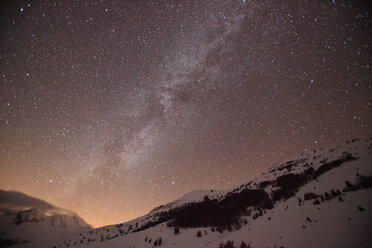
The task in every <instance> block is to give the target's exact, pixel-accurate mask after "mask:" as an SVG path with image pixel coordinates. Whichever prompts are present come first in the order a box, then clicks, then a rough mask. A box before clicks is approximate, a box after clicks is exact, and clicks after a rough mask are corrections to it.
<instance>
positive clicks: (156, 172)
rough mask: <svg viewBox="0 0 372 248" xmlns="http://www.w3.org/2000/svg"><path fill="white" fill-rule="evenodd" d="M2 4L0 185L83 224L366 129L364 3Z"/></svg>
mask: <svg viewBox="0 0 372 248" xmlns="http://www.w3.org/2000/svg"><path fill="white" fill-rule="evenodd" d="M0 7H1V9H0V42H1V46H0V79H1V86H0V188H1V189H5V190H17V191H21V192H24V193H26V194H29V195H31V196H34V197H38V198H41V199H44V200H46V201H48V202H50V203H52V204H55V205H57V206H60V207H63V208H67V209H71V210H73V211H75V212H76V213H78V214H79V215H80V216H81V217H82V218H84V219H85V220H86V221H87V222H88V223H90V224H92V225H94V226H102V225H108V224H114V223H121V222H124V221H128V220H130V219H133V218H136V217H138V216H140V215H143V214H146V213H147V212H149V211H150V210H151V209H152V208H154V207H156V206H158V205H160V204H164V203H167V202H169V201H172V200H175V199H177V198H178V197H180V196H182V195H183V194H185V193H187V192H189V191H191V190H195V189H211V188H215V189H224V188H229V187H234V186H236V185H239V184H241V183H245V182H248V181H249V180H251V179H253V178H254V177H256V176H258V175H259V174H260V173H262V172H264V171H265V170H267V169H268V168H269V167H271V166H272V165H274V164H278V163H280V162H283V161H285V160H286V159H290V158H291V157H293V156H297V155H298V154H300V153H301V152H302V151H304V149H315V148H320V147H325V148H327V147H332V146H335V145H338V144H340V143H342V142H344V141H345V140H347V139H350V138H353V137H357V136H363V135H367V134H369V133H370V131H371V125H372V111H371V102H372V89H371V87H372V83H371V68H370V66H371V62H372V61H371V60H372V59H371V58H372V56H371V55H372V54H371V38H372V36H371V34H372V33H371V30H372V26H371V20H370V13H371V12H370V11H371V10H370V6H369V5H368V1H340V0H333V1H332V0H327V1H276V0H272V1H270V0H268V1H259V0H257V1H254V0H252V1H249V0H246V1H244V0H224V1H221V0H205V1H204V0H198V1H197V0H188V1H181V0H180V1H168V0H157V1H155V0H136V1H134V0H133V1H130V0H121V1H119V0H113V1H106V0H101V1H87V0H81V1H46V0H45V1H1V4H0Z"/></svg>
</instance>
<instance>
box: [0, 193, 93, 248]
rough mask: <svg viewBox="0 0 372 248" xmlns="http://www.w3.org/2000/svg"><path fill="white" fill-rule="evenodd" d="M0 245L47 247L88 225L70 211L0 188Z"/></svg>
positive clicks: (88, 228)
mask: <svg viewBox="0 0 372 248" xmlns="http://www.w3.org/2000/svg"><path fill="white" fill-rule="evenodd" d="M0 223H1V225H0V247H6V246H12V247H17V246H20V247H49V246H50V245H51V244H52V243H54V242H55V241H56V240H59V239H60V238H63V237H66V235H72V234H73V233H74V232H79V231H83V230H90V229H91V228H90V226H89V225H88V224H87V223H86V222H85V221H84V220H83V219H81V218H80V217H79V216H78V215H77V214H75V213H74V212H72V211H69V210H66V209H62V208H58V207H55V206H53V205H51V204H49V203H47V202H45V201H43V200H40V199H37V198H34V197H31V196H28V195H25V194H23V193H21V192H16V191H4V190H0Z"/></svg>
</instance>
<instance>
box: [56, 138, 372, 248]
mask: <svg viewBox="0 0 372 248" xmlns="http://www.w3.org/2000/svg"><path fill="white" fill-rule="evenodd" d="M371 196H372V136H370V137H365V138H362V139H353V140H349V141H346V142H345V143H344V144H343V145H340V146H337V147H335V148H332V149H326V150H325V149H320V150H306V151H305V152H303V153H302V154H301V155H300V156H298V157H296V158H294V159H291V160H289V161H287V162H285V163H283V164H281V165H277V166H273V167H272V168H270V169H269V170H268V172H266V173H264V174H262V175H261V176H259V177H257V178H256V179H254V180H252V181H250V182H248V183H246V184H242V185H240V186H238V187H236V188H233V189H229V190H196V191H192V192H190V193H188V194H186V195H184V196H183V197H181V198H179V199H178V200H176V201H173V202H170V203H168V204H165V205H162V206H159V207H157V208H155V209H154V210H152V211H151V212H150V213H148V214H147V215H145V216H142V217H140V218H137V219H135V220H132V221H129V222H126V223H122V224H117V225H111V226H105V227H100V228H96V229H92V230H86V231H82V232H81V233H79V234H72V235H70V236H68V237H66V238H64V239H62V240H61V241H58V242H56V243H55V244H54V245H55V246H56V247H75V246H80V245H86V246H88V247H121V248H123V247H127V248H128V247H154V246H160V247H178V248H183V247H185V248H186V247H188V248H193V247H214V248H217V247H220V248H224V247H225V248H226V247H248V245H249V247H286V248H288V247H293V248H294V247H315V248H316V247H319V248H320V247H370V245H371V244H372V236H371V235H370V233H371V230H372V197H371ZM242 242H244V243H242Z"/></svg>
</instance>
